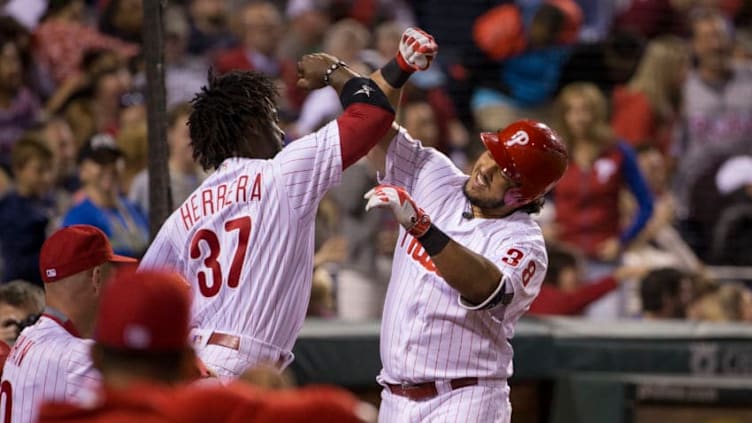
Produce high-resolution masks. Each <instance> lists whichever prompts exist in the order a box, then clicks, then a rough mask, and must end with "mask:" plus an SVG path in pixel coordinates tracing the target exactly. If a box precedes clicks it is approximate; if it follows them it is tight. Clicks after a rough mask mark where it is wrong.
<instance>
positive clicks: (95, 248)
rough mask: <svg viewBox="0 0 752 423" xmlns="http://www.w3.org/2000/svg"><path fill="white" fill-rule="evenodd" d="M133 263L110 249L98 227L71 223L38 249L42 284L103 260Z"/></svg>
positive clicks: (107, 240) (130, 259)
mask: <svg viewBox="0 0 752 423" xmlns="http://www.w3.org/2000/svg"><path fill="white" fill-rule="evenodd" d="M108 261H109V262H113V263H136V262H137V260H136V259H133V258H130V257H125V256H120V255H117V254H115V253H114V252H113V251H112V245H110V240H109V239H107V235H105V234H104V232H102V231H101V230H100V229H99V228H96V227H94V226H91V225H71V226H68V227H65V228H62V229H60V230H58V231H57V232H55V233H53V234H52V235H51V236H50V237H49V238H47V240H46V241H44V244H42V250H41V251H40V252H39V272H40V273H41V274H42V280H43V281H44V283H53V282H56V281H59V280H60V279H63V278H67V277H68V276H71V275H75V274H76V273H79V272H83V271H84V270H86V269H91V268H92V267H94V266H99V265H100V264H102V263H105V262H108Z"/></svg>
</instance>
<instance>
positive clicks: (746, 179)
mask: <svg viewBox="0 0 752 423" xmlns="http://www.w3.org/2000/svg"><path fill="white" fill-rule="evenodd" d="M715 183H716V186H717V187H718V192H720V193H721V194H723V195H726V194H730V193H732V192H734V191H736V190H737V189H739V188H741V187H743V186H745V185H750V184H752V156H736V157H732V158H730V159H728V160H727V161H726V162H724V163H723V165H721V167H720V169H718V173H716V175H715Z"/></svg>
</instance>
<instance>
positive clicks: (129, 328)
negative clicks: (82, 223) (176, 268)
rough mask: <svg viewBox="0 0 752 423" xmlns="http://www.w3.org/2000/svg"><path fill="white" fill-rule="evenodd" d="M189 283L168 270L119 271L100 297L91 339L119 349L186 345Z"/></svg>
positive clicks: (149, 349)
mask: <svg viewBox="0 0 752 423" xmlns="http://www.w3.org/2000/svg"><path fill="white" fill-rule="evenodd" d="M189 291H190V287H189V285H188V282H186V280H185V279H184V278H183V277H182V276H180V274H178V273H175V272H168V271H157V270H149V271H140V272H137V271H133V270H122V271H119V272H118V273H117V274H116V275H115V277H114V278H113V279H112V280H110V281H109V283H108V284H107V286H106V287H105V289H104V292H103V293H102V297H101V298H100V305H99V312H98V315H97V324H96V328H95V330H94V339H95V340H96V341H97V343H99V344H101V345H103V346H105V347H109V348H115V349H119V350H131V351H141V352H167V351H177V350H180V349H182V348H185V347H186V346H187V345H188V331H189V315H190V308H191V296H190V292H189Z"/></svg>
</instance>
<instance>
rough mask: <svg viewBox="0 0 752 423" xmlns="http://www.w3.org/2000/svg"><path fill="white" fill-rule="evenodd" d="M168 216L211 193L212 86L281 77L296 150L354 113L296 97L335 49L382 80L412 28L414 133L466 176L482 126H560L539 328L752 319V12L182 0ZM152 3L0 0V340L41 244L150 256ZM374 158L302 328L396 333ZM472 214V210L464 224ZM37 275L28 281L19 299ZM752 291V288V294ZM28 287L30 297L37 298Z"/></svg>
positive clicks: (358, 176) (559, 1) (406, 100)
mask: <svg viewBox="0 0 752 423" xmlns="http://www.w3.org/2000/svg"><path fill="white" fill-rule="evenodd" d="M166 4H167V8H166V10H165V13H164V16H165V21H164V37H165V38H164V42H165V52H164V53H165V54H164V70H165V87H166V94H167V106H168V122H167V124H168V132H167V142H168V145H169V158H168V166H169V174H170V182H171V186H172V195H173V201H174V203H173V208H177V207H178V206H179V205H180V204H181V202H182V201H184V200H185V199H186V198H187V196H188V195H189V194H190V193H191V192H192V191H193V190H194V189H195V188H196V187H198V185H199V184H200V183H201V181H202V180H203V178H204V177H205V176H206V174H205V172H204V171H203V170H202V169H200V167H199V166H197V164H196V163H195V162H194V160H193V157H192V150H191V145H190V137H189V134H188V129H187V127H186V122H187V118H188V115H189V114H190V111H191V106H190V103H189V101H190V100H191V98H192V97H193V95H194V94H195V93H196V92H197V91H198V90H199V89H200V87H201V86H202V85H203V84H204V83H205V81H206V79H207V75H208V73H209V71H210V69H211V72H214V73H215V74H222V73H226V72H229V71H231V70H235V69H252V70H255V71H259V72H263V73H265V74H268V75H270V76H273V77H274V78H275V79H276V81H277V86H278V89H279V98H278V106H277V109H278V112H279V117H280V120H281V122H280V125H281V126H282V127H283V129H284V130H285V132H286V140H287V142H290V141H291V140H294V139H296V138H298V137H300V136H302V135H305V134H307V133H310V132H312V131H314V130H316V129H317V128H318V127H319V126H321V125H322V124H323V123H325V122H327V121H329V120H330V119H331V118H333V117H335V116H336V115H337V114H338V113H339V112H340V111H341V110H340V103H339V101H338V98H337V95H336V93H335V92H334V91H333V90H332V89H331V88H324V89H321V90H317V91H313V92H310V93H307V92H303V91H301V90H300V89H299V88H297V87H296V85H295V82H296V78H297V76H296V61H297V59H298V58H299V57H300V56H302V55H304V54H306V53H310V52H316V51H324V52H327V53H330V54H333V55H335V56H337V57H339V58H340V59H342V60H344V61H345V62H347V63H348V65H349V66H350V67H351V68H353V69H356V70H357V71H359V72H361V73H370V72H371V71H372V70H373V69H376V68H378V67H379V66H381V65H383V64H384V63H385V62H386V61H388V60H389V59H390V58H391V57H392V55H393V53H394V51H396V50H397V46H398V43H399V37H400V34H401V33H402V31H403V30H404V28H406V27H408V26H420V27H422V28H425V29H426V30H427V31H429V32H430V33H431V34H433V35H434V36H435V38H436V40H437V42H438V43H439V45H440V49H441V50H440V54H439V56H438V58H437V62H438V63H437V64H438V66H433V67H432V68H431V69H430V71H428V72H424V73H420V74H416V75H415V76H414V77H413V79H412V80H411V81H410V82H409V84H408V86H407V87H406V89H405V95H404V96H403V99H402V106H401V107H400V111H399V117H398V120H399V123H400V124H401V125H403V126H405V127H406V128H407V129H408V131H409V132H410V133H411V134H412V135H413V136H414V138H416V139H418V140H420V141H421V142H422V143H423V145H426V146H432V147H435V148H437V149H439V150H441V151H443V152H445V153H447V155H448V156H449V157H450V158H451V159H452V160H453V161H454V162H455V163H456V164H457V165H458V166H460V167H461V168H465V169H467V168H468V167H469V166H471V165H472V163H473V161H474V159H475V158H476V157H477V156H478V155H479V154H480V153H481V152H482V151H483V147H482V144H481V143H480V142H478V141H479V140H478V136H477V134H478V132H479V131H495V130H497V129H499V128H501V127H504V126H505V125H507V124H508V123H511V122H512V121H514V120H517V119H519V118H534V119H539V120H542V121H544V122H547V123H549V124H550V125H552V126H553V127H554V128H555V129H556V130H557V132H558V133H559V134H560V136H561V137H562V139H563V140H564V142H565V143H566V144H567V146H568V148H569V154H570V164H569V167H568V170H567V172H566V173H565V175H564V177H563V178H562V180H561V182H560V183H559V184H558V186H557V187H556V188H555V189H554V190H553V192H552V195H551V196H550V198H547V199H546V206H545V207H544V209H543V212H542V213H541V214H540V216H538V218H539V221H540V223H541V225H542V227H543V228H544V233H545V235H546V238H547V242H548V244H549V248H550V252H549V260H550V269H549V272H548V276H547V279H546V283H545V285H544V288H543V290H542V292H541V295H540V297H539V299H538V300H537V301H536V303H534V304H533V307H532V309H531V313H533V314H536V313H537V314H567V315H580V314H585V315H588V316H591V317H595V318H619V317H631V318H639V317H641V318H684V317H686V318H691V319H699V320H712V321H740V320H747V321H749V320H752V293H751V292H750V290H749V286H747V285H745V284H744V283H743V282H745V281H739V283H719V282H718V281H715V280H713V278H712V275H710V274H709V273H708V272H707V267H708V265H730V266H752V100H751V99H752V1H749V0H653V1H650V2H645V1H635V0H633V1H629V0H620V1H616V0H614V1H595V0H518V1H463V2H457V1H449V0H438V1H437V0H432V1H428V0H412V1H411V0H287V1H284V0H277V1H245V0H183V1H178V0H174V1H169V2H166ZM142 21H143V3H142V0H5V1H0V192H1V193H2V198H0V252H1V253H2V266H1V267H2V270H0V275H1V276H2V281H3V282H4V284H3V285H2V286H0V311H1V312H2V313H0V314H1V316H0V317H1V318H2V321H1V322H0V333H3V334H8V336H7V337H5V335H4V337H5V338H6V339H8V340H12V336H11V335H12V333H15V332H16V331H15V329H14V328H17V327H18V326H19V325H22V324H23V323H22V322H23V321H24V319H25V318H26V317H27V316H28V315H30V314H34V313H39V312H40V310H41V303H42V301H41V300H40V298H41V296H40V292H41V288H39V287H41V277H40V275H39V266H38V261H39V250H40V248H41V245H42V243H43V242H44V240H45V239H46V238H47V236H48V235H49V234H50V233H51V231H53V230H54V229H57V228H59V227H61V226H67V225H72V224H81V223H83V224H91V225H94V226H97V227H99V228H100V229H102V231H104V233H105V234H107V236H108V237H109V238H110V241H111V243H112V245H113V248H114V250H115V252H116V253H118V254H125V255H129V256H134V257H139V256H140V255H141V254H143V253H144V251H145V250H146V248H147V246H148V244H149V232H148V217H147V216H148V209H149V201H148V186H149V180H148V174H147V172H146V170H145V167H146V158H147V130H146V115H147V111H146V104H145V99H146V95H147V93H148V87H147V86H146V78H145V75H144V61H143V43H144V40H143V33H142ZM377 176H378V175H376V172H375V171H374V170H373V169H372V168H371V167H370V166H369V165H368V163H366V162H365V161H363V162H360V163H357V164H356V165H354V166H352V167H350V168H349V169H348V170H347V171H346V175H345V177H344V178H342V180H343V183H342V184H341V185H340V186H339V187H337V188H336V189H334V190H333V191H331V192H330V194H329V195H328V196H327V197H326V198H325V199H324V200H323V201H322V202H321V204H320V206H319V213H318V217H317V224H316V255H315V258H314V262H315V274H314V284H313V291H312V293H311V305H310V309H309V314H310V315H311V316H316V317H323V318H328V317H339V318H343V319H349V320H366V319H374V318H378V317H380V314H381V306H382V304H383V298H384V295H385V292H386V285H387V283H388V281H389V276H390V271H391V256H392V253H393V249H394V245H395V243H396V240H397V236H398V225H397V222H395V221H394V220H393V217H391V214H389V213H383V214H379V213H369V214H366V213H365V212H364V201H363V200H362V195H363V193H365V192H366V191H368V190H369V189H370V188H371V187H373V186H374V185H375V184H376V183H377V182H376V181H377ZM457 213H462V210H458V211H457ZM24 281H25V282H24ZM746 282H749V281H746ZM34 285H36V286H34Z"/></svg>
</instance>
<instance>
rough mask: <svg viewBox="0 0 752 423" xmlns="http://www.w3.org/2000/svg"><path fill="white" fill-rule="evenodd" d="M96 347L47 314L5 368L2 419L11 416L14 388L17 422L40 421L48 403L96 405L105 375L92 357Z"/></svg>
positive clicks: (0, 398)
mask: <svg viewBox="0 0 752 423" xmlns="http://www.w3.org/2000/svg"><path fill="white" fill-rule="evenodd" d="M91 345H92V341H90V340H86V339H81V338H77V337H75V336H73V335H71V334H70V333H68V331H66V330H65V329H64V328H63V327H62V326H60V325H59V324H58V323H57V322H55V321H54V320H52V319H49V318H47V317H45V316H42V317H41V318H40V319H39V321H38V322H37V323H36V324H35V325H33V326H31V327H29V328H27V329H25V330H24V331H23V332H22V333H21V336H20V337H19V338H18V340H17V341H16V344H15V345H14V346H13V348H12V349H11V352H10V355H9V356H8V360H7V361H6V362H5V366H4V367H3V381H2V383H0V386H2V387H3V388H2V389H0V391H1V392H2V396H0V417H2V416H5V413H6V412H7V407H8V403H9V401H8V398H7V394H8V392H7V391H8V390H10V393H11V395H10V396H11V404H12V406H11V419H10V421H11V422H13V423H28V422H35V421H36V416H37V413H38V412H39V407H40V406H41V404H42V403H43V402H46V401H65V402H71V403H75V404H80V405H85V404H87V403H89V402H90V401H92V400H93V399H94V397H95V391H96V389H98V387H99V384H100V381H101V376H100V375H99V373H98V372H97V371H96V370H95V369H94V368H93V367H92V362H91V359H90V358H89V349H90V348H91ZM7 386H10V388H9V389H8V388H7Z"/></svg>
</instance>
